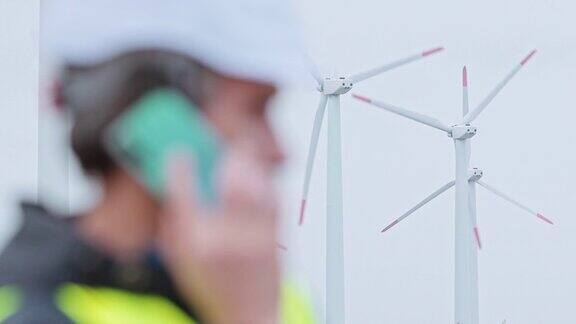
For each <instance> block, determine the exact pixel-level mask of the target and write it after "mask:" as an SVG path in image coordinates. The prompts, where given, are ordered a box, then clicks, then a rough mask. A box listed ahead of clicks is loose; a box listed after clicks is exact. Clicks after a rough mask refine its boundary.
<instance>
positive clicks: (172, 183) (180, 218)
mask: <svg viewBox="0 0 576 324" xmlns="http://www.w3.org/2000/svg"><path fill="white" fill-rule="evenodd" d="M166 174H167V184H166V198H165V206H164V207H165V210H164V212H163V213H162V218H161V219H160V226H159V227H160V232H159V240H160V242H159V244H161V245H162V247H164V248H165V249H164V250H165V251H164V252H165V253H166V254H167V257H172V258H176V259H177V258H180V255H181V254H182V253H183V254H185V255H187V254H189V253H190V252H191V251H190V250H191V249H192V248H193V246H192V245H193V244H192V243H191V238H192V237H194V236H195V235H196V233H195V231H196V229H197V226H196V223H197V219H198V217H199V214H200V213H201V211H200V209H199V205H198V201H197V195H196V189H195V186H194V183H195V182H194V181H195V180H194V167H193V162H192V160H191V158H190V157H188V156H186V155H184V154H180V153H178V154H173V155H172V156H171V157H170V159H169V163H168V167H167V170H166Z"/></svg>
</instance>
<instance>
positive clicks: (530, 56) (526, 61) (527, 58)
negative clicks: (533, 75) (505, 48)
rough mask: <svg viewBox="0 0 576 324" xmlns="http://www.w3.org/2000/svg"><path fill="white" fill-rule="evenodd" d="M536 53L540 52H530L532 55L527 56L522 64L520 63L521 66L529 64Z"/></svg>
mask: <svg viewBox="0 0 576 324" xmlns="http://www.w3.org/2000/svg"><path fill="white" fill-rule="evenodd" d="M536 52H538V51H537V50H533V51H532V52H530V54H528V56H526V57H525V58H524V59H523V60H522V62H520V65H526V63H528V61H530V59H531V58H532V57H533V56H534V55H536Z"/></svg>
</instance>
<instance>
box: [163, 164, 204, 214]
mask: <svg viewBox="0 0 576 324" xmlns="http://www.w3.org/2000/svg"><path fill="white" fill-rule="evenodd" d="M167 175H168V176H167V179H168V183H167V197H166V201H167V204H168V205H169V206H170V207H171V208H172V209H173V211H174V212H176V214H178V215H183V214H188V215H189V216H190V217H193V216H194V215H195V214H196V213H197V208H198V202H197V194H196V188H195V187H194V183H195V179H194V172H193V164H192V160H191V158H190V157H188V156H186V155H185V154H182V153H174V154H173V155H172V156H171V157H170V158H169V163H168V170H167Z"/></svg>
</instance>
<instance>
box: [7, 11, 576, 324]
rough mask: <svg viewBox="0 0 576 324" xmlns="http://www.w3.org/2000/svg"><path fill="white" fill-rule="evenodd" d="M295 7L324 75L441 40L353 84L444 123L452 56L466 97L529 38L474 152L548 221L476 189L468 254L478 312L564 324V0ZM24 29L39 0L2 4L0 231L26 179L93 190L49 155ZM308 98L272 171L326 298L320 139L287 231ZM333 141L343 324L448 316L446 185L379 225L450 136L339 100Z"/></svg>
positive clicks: (570, 94) (30, 184) (571, 283)
mask: <svg viewBox="0 0 576 324" xmlns="http://www.w3.org/2000/svg"><path fill="white" fill-rule="evenodd" d="M297 5H298V13H299V16H300V18H301V21H302V23H303V31H304V36H305V39H306V43H307V45H308V47H309V48H310V50H309V52H310V56H312V57H313V58H314V59H315V60H316V61H318V62H319V63H320V64H321V65H322V66H323V67H325V68H326V70H327V71H332V70H333V69H338V70H339V71H340V72H356V71H358V70H361V69H364V68H368V67H372V66H374V65H378V64H380V63H383V62H387V61H390V60H394V59H396V58H399V57H402V56H404V55H406V54H411V53H413V52H418V51H420V50H422V49H426V48H429V47H434V46H436V45H444V46H446V47H447V51H446V52H445V53H443V54H441V55H439V56H436V57H432V58H430V59H429V60H426V61H422V62H419V63H416V64H412V65H411V66H408V67H405V68H402V69H399V70H396V71H393V72H391V73H388V74H386V75H383V76H380V77H378V78H375V79H373V80H370V81H368V82H366V83H363V84H361V85H360V86H358V87H357V88H356V89H355V90H354V91H355V92H357V93H362V94H367V95H370V96H374V97H377V98H381V99H384V100H386V101H388V102H390V103H394V104H397V105H403V106H406V107H409V108H412V109H414V110H418V111H420V112H423V113H427V114H430V115H433V116H436V117H439V118H440V119H442V120H444V121H445V122H446V123H451V122H452V121H454V120H455V119H456V118H457V117H458V115H459V112H460V111H461V88H460V71H461V68H462V66H463V65H464V64H467V65H468V67H469V71H470V78H471V102H472V105H473V106H474V105H476V104H478V102H479V101H480V100H481V99H482V98H483V96H484V95H485V94H486V92H487V91H489V90H490V89H491V88H492V87H493V85H494V84H495V83H496V82H497V81H499V80H500V79H501V78H502V77H503V76H504V74H505V73H507V72H508V71H509V69H510V68H512V67H513V65H514V64H516V63H517V62H518V61H519V60H520V59H521V58H522V57H523V56H524V55H525V54H526V53H528V51H529V50H531V49H532V48H538V49H539V50H540V52H539V54H538V56H537V57H536V58H535V60H534V61H533V62H531V63H530V64H529V65H528V66H527V67H526V69H525V70H523V71H522V72H521V73H520V74H519V75H518V76H517V78H516V79H514V80H513V82H512V83H511V84H510V86H509V87H508V88H506V89H505V91H504V92H503V93H502V94H501V95H500V96H499V97H498V98H497V99H496V100H495V101H494V103H493V104H492V105H491V106H490V107H489V108H488V109H487V110H486V111H485V113H484V114H483V115H482V116H481V117H480V118H478V120H477V123H476V126H478V128H479V134H478V136H477V137H476V138H475V139H474V147H473V150H474V151H473V163H474V165H476V166H478V167H481V168H483V169H484V171H485V180H486V181H487V182H489V183H491V184H493V185H494V186H496V187H499V188H501V189H502V190H504V191H506V192H509V193H511V194H512V195H513V196H515V197H518V198H519V199H521V200H522V201H525V202H527V203H528V204H529V205H531V206H534V207H533V208H536V209H539V210H542V211H543V212H544V213H545V214H546V215H548V216H549V217H550V218H552V219H554V220H555V221H556V223H557V225H556V226H554V227H551V226H548V225H546V224H544V223H542V222H540V221H538V220H537V219H535V218H534V217H530V215H528V214H524V213H523V212H522V211H520V210H518V209H516V208H515V207H512V206H510V205H508V204H507V203H505V202H503V201H501V200H499V199H498V198H495V197H494V196H492V195H490V194H488V193H486V192H485V191H483V190H481V189H479V195H478V216H479V218H480V226H481V230H482V234H483V240H484V245H485V248H484V250H483V251H482V252H481V253H480V287H481V289H480V293H481V317H482V318H481V321H482V323H500V322H501V321H502V320H503V319H504V318H507V319H508V323H520V324H536V323H542V324H544V323H562V324H564V323H575V322H576V314H574V311H573V304H574V291H576V279H574V278H573V274H574V273H576V262H574V260H573V259H572V258H573V251H574V250H575V248H576V239H575V238H574V233H576V220H574V219H573V218H572V214H573V212H572V203H573V200H574V198H576V189H574V187H573V184H574V182H576V174H575V173H574V172H573V170H574V165H576V163H575V162H576V148H575V147H574V144H573V143H574V141H575V140H576V135H575V134H574V131H573V127H572V123H573V122H572V120H573V119H574V118H575V117H576V112H575V111H574V110H575V109H576V104H575V99H576V91H575V90H576V65H575V64H574V63H573V61H572V60H573V59H574V58H576V39H575V36H576V31H575V30H576V24H575V23H574V22H573V21H574V18H575V15H576V3H574V2H573V1H570V0H486V1H482V2H479V1H476V2H471V1H456V0H439V1H423V0H419V1H418V0H404V1H374V0H356V1H343V0H333V1H328V0H314V1H310V0H298V1H297ZM37 40H38V0H34V1H32V0H24V1H22V0H20V1H15V0H0V95H1V96H0V98H1V99H0V102H2V105H1V108H0V109H1V111H2V112H3V114H2V116H3V118H2V120H1V122H0V123H1V125H2V127H0V146H1V148H2V154H1V155H0V177H1V178H0V179H1V181H0V197H1V198H2V200H1V204H0V210H1V211H2V215H3V216H2V218H0V224H2V226H1V227H0V233H5V232H7V231H8V228H9V225H10V224H13V223H14V222H13V221H12V218H11V217H10V215H11V214H10V210H11V209H12V206H13V205H12V204H11V203H10V201H11V200H12V199H13V198H12V197H14V193H18V194H20V193H22V192H27V193H28V195H29V196H31V197H35V195H36V187H37V185H38V186H39V187H40V195H41V196H42V197H46V198H45V199H51V200H52V201H53V202H58V203H54V205H59V207H60V208H71V209H76V208H77V207H78V206H81V205H83V204H85V203H86V201H88V200H90V199H87V198H86V197H89V196H88V195H86V193H85V191H86V189H85V188H86V186H85V185H84V184H83V182H82V181H81V180H80V179H79V177H78V174H77V171H76V169H75V168H74V165H73V162H70V163H71V166H70V167H68V166H67V163H68V162H66V161H65V159H61V158H60V159H58V158H57V157H58V156H60V155H61V154H60V152H61V146H60V148H59V145H58V144H61V142H62V141H61V138H62V134H63V132H62V131H61V130H56V131H55V130H53V129H54V128H53V127H52V124H54V122H55V121H56V120H57V119H55V118H54V116H53V115H52V114H51V113H49V112H48V110H43V111H42V112H41V114H40V117H41V118H40V127H38V112H37V110H36V101H37V92H38V90H37V89H38V87H37V83H38V77H37V75H38V64H37V62H38V45H37ZM43 69H45V67H44V66H43ZM46 74H47V72H44V73H42V75H43V76H45V75H46ZM317 99H318V98H317V94H316V93H314V92H313V91H312V89H310V91H290V92H286V93H283V94H282V95H281V96H280V97H279V98H278V100H277V101H276V106H277V107H276V110H275V113H274V119H275V122H276V124H277V125H278V129H279V133H280V135H281V137H282V139H283V142H284V144H285V147H286V150H287V151H288V153H289V155H290V156H291V159H290V161H289V163H288V164H287V166H286V168H285V169H284V171H283V173H282V177H281V179H282V183H281V184H282V188H283V191H282V192H283V197H284V200H283V203H284V207H285V208H284V216H285V219H286V221H285V225H284V226H283V228H284V232H285V239H284V242H285V243H286V245H288V247H289V252H288V253H287V254H286V264H287V269H288V270H289V272H290V273H292V275H293V276H295V277H297V278H299V279H301V280H307V281H308V282H309V284H310V285H311V287H312V289H313V291H314V295H315V296H316V299H317V302H318V303H321V301H322V294H323V281H324V276H323V255H324V253H323V251H324V247H323V244H322V242H323V237H324V233H323V231H322V228H323V224H324V217H325V213H324V201H325V173H326V168H325V165H326V159H325V153H326V152H325V142H324V141H322V142H321V146H320V148H319V152H318V159H317V162H318V163H317V168H316V170H315V172H314V178H313V182H312V188H311V195H310V201H309V213H308V222H307V224H306V226H305V227H304V228H298V227H297V226H296V221H297V211H298V205H299V199H300V191H301V182H302V180H301V179H302V175H303V172H304V163H305V157H306V152H307V147H308V141H309V133H310V129H311V124H312V119H313V116H314V112H315V109H316V105H317ZM60 129H62V127H60ZM38 133H40V138H41V140H40V143H41V144H40V152H41V154H40V155H41V158H42V163H40V165H39V166H38V163H37V162H36V161H37V158H38V140H37V138H38ZM343 137H344V138H343V142H344V143H343V144H344V184H345V192H344V194H345V214H346V229H347V232H346V239H347V246H346V256H347V279H348V281H347V287H348V300H347V305H348V322H349V323H354V324H357V323H358V324H364V323H367V324H370V323H398V324H412V323H414V324H416V323H418V324H428V323H434V324H435V323H451V321H452V314H453V309H452V304H453V289H452V278H453V223H454V222H453V199H452V195H453V193H452V192H450V193H449V194H446V195H444V196H442V197H441V198H440V199H438V200H436V201H434V202H433V203H431V204H430V205H429V206H427V207H426V208H424V209H423V210H421V211H420V212H418V213H417V214H415V215H414V216H413V217H412V218H411V219H410V220H408V221H406V222H405V223H403V224H402V225H401V226H399V227H398V228H396V229H395V230H394V231H391V232H389V234H387V235H380V234H379V230H380V229H381V228H382V226H384V225H386V224H387V223H388V222H389V221H390V220H392V219H393V218H395V217H397V216H398V215H399V214H401V213H403V212H404V211H405V210H406V209H407V208H409V207H411V206H412V205H413V204H414V203H416V202H418V201H419V200H421V199H422V198H423V197H424V196H426V195H427V194H429V193H430V192H431V191H433V190H435V189H436V188H437V187H439V186H440V185H442V184H444V183H445V182H447V181H449V180H450V179H451V178H452V170H453V157H452V154H453V149H452V144H451V142H450V141H449V140H448V138H446V136H445V135H444V134H442V133H441V132H438V131H437V130H435V129H429V128H426V127H424V126H421V125H418V124H415V123H413V122H410V121H406V120H403V119H401V118H399V117H397V116H394V115H391V114H389V113H386V112H383V111H379V110H376V109H374V108H372V107H369V106H366V105H364V104H361V103H357V102H355V101H353V100H351V99H350V98H349V97H348V96H346V97H344V99H343ZM64 162H66V163H64ZM37 170H40V172H38V171H37ZM66 170H68V171H66ZM68 179H69V180H68ZM0 236H2V234H0ZM4 236H5V235H4Z"/></svg>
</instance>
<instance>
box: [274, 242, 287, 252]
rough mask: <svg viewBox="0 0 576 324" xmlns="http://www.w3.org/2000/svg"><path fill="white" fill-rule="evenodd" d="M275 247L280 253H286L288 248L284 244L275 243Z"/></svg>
mask: <svg viewBox="0 0 576 324" xmlns="http://www.w3.org/2000/svg"><path fill="white" fill-rule="evenodd" d="M276 247H277V248H278V249H280V250H282V251H288V248H287V247H286V246H285V245H284V244H280V243H278V242H276Z"/></svg>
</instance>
